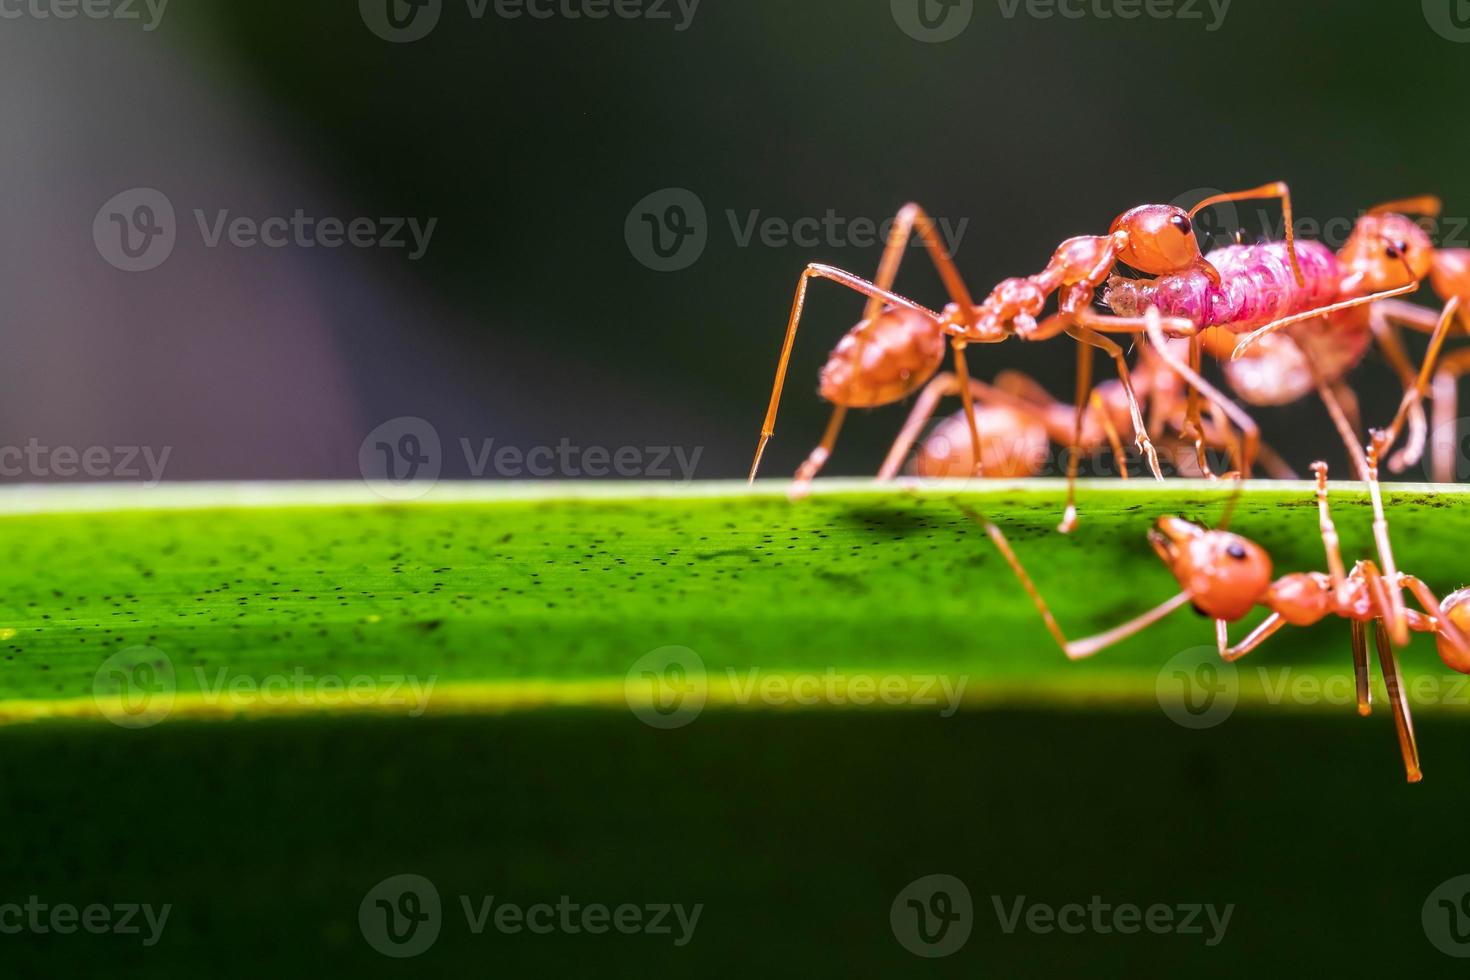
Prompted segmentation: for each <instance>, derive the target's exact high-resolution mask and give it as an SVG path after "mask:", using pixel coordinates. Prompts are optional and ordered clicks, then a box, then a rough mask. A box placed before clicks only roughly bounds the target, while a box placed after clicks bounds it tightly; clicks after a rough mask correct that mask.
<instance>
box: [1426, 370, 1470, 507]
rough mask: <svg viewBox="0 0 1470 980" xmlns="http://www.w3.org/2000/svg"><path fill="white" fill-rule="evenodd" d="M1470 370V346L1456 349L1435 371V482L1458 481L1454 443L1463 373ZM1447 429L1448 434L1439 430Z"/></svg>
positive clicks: (1432, 452) (1432, 450)
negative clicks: (1443, 434)
mask: <svg viewBox="0 0 1470 980" xmlns="http://www.w3.org/2000/svg"><path fill="white" fill-rule="evenodd" d="M1467 372H1470V350H1457V351H1454V352H1453V353H1451V354H1450V355H1449V356H1447V357H1445V359H1444V360H1443V361H1442V362H1440V366H1439V370H1438V371H1437V372H1435V375H1434V387H1433V391H1434V415H1433V418H1434V432H1435V440H1434V445H1433V446H1432V447H1431V448H1430V452H1431V454H1432V460H1433V466H1432V472H1433V474H1434V482H1435V483H1453V482H1455V475H1456V474H1455V447H1456V446H1457V445H1458V444H1459V443H1458V442H1457V439H1456V437H1457V435H1458V433H1457V432H1456V431H1455V430H1456V425H1455V422H1456V416H1457V415H1458V413H1459V401H1460V390H1459V389H1460V376H1461V375H1463V374H1466V373H1467ZM1442 432H1448V433H1449V434H1448V435H1447V436H1442V435H1440V433H1442Z"/></svg>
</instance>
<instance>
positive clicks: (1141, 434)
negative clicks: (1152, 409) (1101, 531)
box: [1067, 314, 1164, 480]
mask: <svg viewBox="0 0 1470 980" xmlns="http://www.w3.org/2000/svg"><path fill="white" fill-rule="evenodd" d="M1098 319H1109V318H1105V317H1096V316H1094V315H1092V314H1079V315H1078V317H1077V320H1078V324H1077V325H1076V326H1069V327H1067V334H1068V336H1070V337H1072V338H1073V339H1074V340H1077V341H1080V342H1082V343H1084V344H1091V345H1092V346H1093V347H1100V348H1102V350H1103V352H1104V353H1105V354H1107V355H1108V356H1109V357H1111V358H1112V359H1113V363H1114V364H1116V365H1117V366H1118V380H1119V382H1121V383H1122V385H1123V394H1124V396H1125V397H1127V399H1128V414H1129V417H1130V418H1131V419H1132V420H1133V445H1134V446H1135V447H1137V449H1138V451H1139V452H1141V453H1143V455H1144V456H1145V457H1146V458H1147V459H1148V466H1149V469H1150V470H1152V471H1153V474H1154V479H1156V480H1163V478H1164V474H1163V471H1161V470H1160V469H1159V454H1158V452H1157V451H1156V450H1155V449H1154V444H1153V441H1152V440H1151V439H1149V437H1148V427H1147V426H1146V425H1145V424H1144V421H1143V410H1142V409H1140V408H1139V407H1138V396H1137V395H1136V394H1134V392H1133V382H1132V380H1131V379H1130V378H1129V376H1128V358H1127V357H1126V356H1124V354H1123V348H1122V347H1120V346H1119V345H1118V344H1117V342H1116V341H1114V340H1112V339H1110V338H1108V337H1105V336H1103V335H1102V334H1100V333H1098V332H1097V331H1096V330H1093V329H1091V323H1093V322H1095V321H1096V320H1098ZM1084 324H1086V325H1084Z"/></svg>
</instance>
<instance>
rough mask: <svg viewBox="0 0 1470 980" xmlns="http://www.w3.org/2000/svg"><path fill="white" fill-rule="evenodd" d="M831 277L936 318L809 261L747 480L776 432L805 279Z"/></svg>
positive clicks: (910, 303) (863, 281)
mask: <svg viewBox="0 0 1470 980" xmlns="http://www.w3.org/2000/svg"><path fill="white" fill-rule="evenodd" d="M813 278H818V279H830V280H832V281H833V282H835V283H839V284H840V285H843V286H846V287H847V288H848V289H852V290H855V291H856V292H859V293H862V294H863V295H864V296H868V297H870V298H873V299H881V300H882V301H883V302H885V303H891V304H893V305H894V306H902V307H906V308H907V309H910V310H915V311H916V312H919V313H923V314H924V315H925V316H929V317H932V318H934V319H936V320H937V319H939V314H937V313H935V312H934V311H933V310H930V309H926V308H924V307H922V306H920V305H919V304H918V303H915V302H914V301H913V300H908V299H904V298H903V297H902V296H899V295H896V294H895V293H892V292H889V291H888V290H886V289H883V288H880V287H878V286H875V285H873V284H872V283H870V282H868V281H867V280H866V279H863V278H861V277H859V276H855V275H853V274H852V273H850V272H844V271H843V270H841V269H837V268H834V267H832V266H830V265H819V264H813V265H809V266H807V267H806V269H804V270H803V271H802V273H801V276H800V278H798V279H797V281H796V296H795V298H794V299H793V300H792V302H791V317H790V319H789V320H787V322H786V339H785V341H784V342H783V343H782V345H781V359H780V361H779V362H777V364H776V381H775V384H774V385H772V387H771V402H770V404H769V405H768V406H767V408H766V420H765V421H764V422H763V423H762V424H761V437H760V442H759V443H757V444H756V447H755V459H754V461H752V462H751V464H750V482H752V483H754V482H755V474H756V471H757V470H758V469H760V465H761V456H762V455H763V454H764V453H765V451H766V443H768V442H770V441H771V436H773V435H775V433H776V409H777V408H778V407H779V406H780V404H781V389H782V387H783V386H784V385H785V384H786V368H787V366H788V365H789V364H790V362H791V348H792V345H793V344H794V343H795V342H796V328H797V326H798V325H799V324H800V323H801V312H802V310H803V308H805V306H806V287H807V283H808V282H809V281H810V280H811V279H813Z"/></svg>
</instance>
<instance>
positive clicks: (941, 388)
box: [878, 371, 980, 482]
mask: <svg viewBox="0 0 1470 980" xmlns="http://www.w3.org/2000/svg"><path fill="white" fill-rule="evenodd" d="M971 383H972V384H979V383H980V382H978V381H975V382H971ZM959 387H960V386H959V379H958V378H956V377H955V375H953V374H950V373H949V372H948V371H942V372H940V373H939V374H937V375H935V376H934V380H933V381H930V382H929V383H928V384H927V385H925V386H924V390H923V391H921V392H919V397H918V398H916V399H915V400H914V407H913V410H912V411H910V412H909V417H908V419H907V420H905V422H904V423H903V428H902V429H899V430H898V438H896V439H894V440H893V445H892V446H891V447H889V450H888V455H887V456H885V457H884V459H883V467H882V468H881V469H880V470H878V479H879V480H880V481H882V482H887V481H888V480H891V479H893V478H894V477H895V476H897V475H898V468H899V467H900V466H902V465H903V461H904V459H905V458H907V457H908V454H909V450H910V449H912V448H913V446H914V443H915V442H917V441H918V439H919V433H920V432H922V431H923V430H924V426H925V425H927V424H928V423H929V420H930V419H931V418H933V417H934V410H935V409H936V408H938V407H939V401H940V399H942V398H944V397H945V396H946V395H953V394H955V393H957V392H958V391H959Z"/></svg>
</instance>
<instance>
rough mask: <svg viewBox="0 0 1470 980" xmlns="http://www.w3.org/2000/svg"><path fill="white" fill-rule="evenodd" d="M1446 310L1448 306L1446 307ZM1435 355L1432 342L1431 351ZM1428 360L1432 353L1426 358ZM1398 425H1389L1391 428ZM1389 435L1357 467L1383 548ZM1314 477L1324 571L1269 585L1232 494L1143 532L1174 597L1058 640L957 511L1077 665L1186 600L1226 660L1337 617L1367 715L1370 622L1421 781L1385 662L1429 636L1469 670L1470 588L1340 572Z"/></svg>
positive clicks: (1374, 571) (1049, 621)
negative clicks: (1232, 629) (1233, 517)
mask: <svg viewBox="0 0 1470 980" xmlns="http://www.w3.org/2000/svg"><path fill="white" fill-rule="evenodd" d="M1451 312H1452V313H1453V310H1452V311H1451ZM1448 322H1449V317H1443V318H1441V320H1440V321H1439V325H1438V327H1437V328H1436V341H1441V340H1442V339H1443V331H1444V329H1445V328H1446V327H1447V325H1448ZM1435 349H1436V351H1437V346H1436V348H1435ZM1431 357H1432V355H1431ZM1431 366H1432V365H1431V363H1430V361H1429V360H1426V362H1425V365H1424V368H1423V370H1421V372H1420V375H1419V378H1420V383H1417V384H1416V390H1419V392H1420V394H1421V396H1422V380H1423V379H1424V378H1426V377H1427V376H1428V374H1429V369H1430V367H1431ZM1401 419H1402V412H1401V413H1400V417H1399V418H1396V419H1395V423H1398V422H1400V421H1401ZM1395 435H1396V431H1395V430H1394V429H1392V428H1391V429H1390V430H1377V429H1375V430H1373V432H1372V433H1371V441H1370V443H1369V445H1368V447H1367V452H1366V454H1365V455H1364V457H1363V460H1362V465H1363V469H1364V470H1365V471H1366V474H1367V480H1368V487H1369V492H1370V495H1371V498H1372V504H1373V513H1374V521H1373V529H1374V536H1375V538H1377V539H1378V542H1379V545H1380V549H1381V550H1386V548H1385V545H1386V540H1387V536H1388V521H1387V518H1386V517H1385V515H1384V510H1383V500H1382V494H1381V492H1380V488H1379V483H1378V460H1379V458H1380V457H1381V455H1382V454H1383V453H1384V452H1385V451H1386V450H1387V449H1388V447H1389V446H1390V445H1391V444H1392V442H1393V439H1394V436H1395ZM1312 469H1313V471H1314V473H1315V474H1316V477H1317V489H1316V494H1317V501H1318V525H1319V531H1320V533H1321V535H1322V543H1323V547H1324V548H1325V550H1326V556H1327V568H1328V571H1327V572H1325V573H1324V572H1299V573H1293V574H1288V575H1284V576H1282V577H1281V578H1278V579H1275V580H1274V581H1273V580H1272V577H1271V576H1272V565H1271V558H1270V556H1269V555H1268V554H1267V553H1266V551H1265V549H1264V548H1262V547H1261V546H1260V545H1258V544H1256V543H1255V542H1253V541H1251V540H1249V539H1248V538H1244V537H1242V536H1240V535H1238V534H1233V533H1230V532H1229V531H1227V530H1225V527H1226V526H1227V525H1228V523H1229V516H1230V511H1231V509H1233V505H1234V502H1235V500H1236V499H1237V498H1238V495H1239V489H1238V490H1237V491H1236V496H1235V497H1232V500H1231V506H1230V507H1229V508H1227V511H1226V516H1225V518H1224V519H1223V520H1222V521H1221V526H1220V527H1217V528H1215V529H1207V528H1205V527H1202V526H1201V525H1199V524H1196V523H1194V522H1192V521H1187V520H1184V519H1183V518H1180V517H1175V516H1165V517H1160V518H1159V519H1158V520H1157V521H1156V522H1155V524H1154V527H1153V529H1152V530H1151V531H1150V532H1149V535H1148V537H1149V542H1150V544H1152V545H1153V548H1154V550H1155V552H1157V554H1158V556H1159V558H1160V559H1161V560H1163V562H1164V564H1166V565H1167V566H1168V567H1169V570H1170V572H1171V573H1172V574H1173V575H1174V578H1175V579H1176V580H1177V581H1178V583H1179V586H1180V592H1179V593H1178V594H1176V595H1174V596H1172V597H1171V598H1169V599H1167V600H1165V601H1164V602H1163V603H1160V604H1159V605H1158V606H1155V607H1154V608H1153V609H1151V610H1149V611H1148V612H1145V613H1143V614H1142V615H1140V616H1137V617H1135V618H1134V619H1131V620H1129V621H1128V622H1126V623H1124V624H1122V625H1121V626H1117V627H1115V628H1113V629H1111V630H1108V631H1106V632H1103V633H1099V634H1096V635H1095V636H1090V637H1087V638H1085V639H1081V640H1068V639H1067V637H1066V634H1064V633H1063V632H1062V629H1061V627H1060V626H1059V625H1058V624H1057V621H1056V618H1055V617H1054V616H1053V615H1052V613H1051V610H1050V608H1048V606H1047V604H1046V600H1045V599H1044V598H1043V597H1042V595H1041V592H1040V591H1039V590H1038V589H1037V587H1036V585H1035V583H1034V582H1033V581H1032V579H1031V576H1030V575H1029V574H1028V573H1027V572H1026V569H1025V568H1024V567H1023V566H1022V564H1021V562H1020V559H1019V558H1017V556H1016V553H1015V551H1014V550H1013V549H1012V548H1011V546H1010V542H1009V541H1007V540H1006V537H1005V534H1004V533H1003V532H1002V531H1001V530H1000V528H999V527H997V526H996V525H995V524H994V523H992V522H991V521H989V520H988V519H987V518H985V517H984V516H983V515H982V514H979V513H977V512H976V511H974V510H973V509H971V508H969V507H967V506H965V505H963V504H961V509H962V510H964V512H965V513H966V514H967V515H968V516H969V517H970V518H971V519H973V520H975V521H976V522H977V523H979V524H980V525H981V526H982V527H984V529H985V531H986V533H987V534H988V535H989V536H990V539H991V540H992V541H993V542H994V543H995V546H996V547H997V548H998V549H999V550H1000V552H1001V555H1002V556H1003V557H1004V558H1005V560H1006V563H1007V564H1009V565H1010V567H1011V570H1012V571H1013V572H1014V573H1015V575H1016V577H1017V578H1018V579H1019V580H1020V582H1021V585H1022V587H1023V588H1024V589H1025V590H1026V592H1027V594H1028V595H1029V596H1030V597H1031V600H1032V602H1033V603H1034V604H1035V606H1036V609H1037V611H1038V612H1039V613H1040V615H1041V619H1042V622H1043V623H1044V624H1045V626H1046V628H1047V630H1048V632H1050V633H1051V635H1052V638H1053V639H1055V640H1056V642H1057V644H1058V645H1059V646H1060V647H1061V649H1062V652H1063V653H1065V654H1066V655H1067V657H1068V658H1070V659H1072V660H1081V659H1083V658H1085V657H1090V656H1092V655H1093V654H1095V653H1097V652H1099V651H1101V650H1103V649H1106V648H1107V647H1109V646H1112V645H1113V644H1115V643H1118V642H1119V641H1121V640H1124V639H1126V638H1128V637H1130V636H1133V635H1134V634H1136V633H1139V632H1141V631H1143V630H1144V629H1146V628H1148V627H1149V626H1151V625H1153V624H1154V623H1157V622H1158V621H1160V620H1161V619H1163V618H1164V617H1165V616H1167V615H1168V614H1169V613H1171V612H1173V611H1174V610H1176V609H1178V608H1179V607H1181V606H1183V605H1186V604H1192V605H1193V606H1194V608H1195V609H1196V610H1197V611H1199V612H1200V613H1202V614H1203V615H1206V616H1208V617H1210V618H1212V619H1214V620H1215V625H1216V642H1217V645H1218V648H1219V651H1220V655H1221V656H1222V657H1223V658H1224V659H1225V660H1227V661H1234V660H1238V659H1239V658H1241V657H1243V656H1245V655H1246V654H1248V653H1250V652H1251V651H1252V650H1254V649H1256V648H1257V647H1258V646H1260V645H1261V644H1262V643H1264V642H1265V641H1266V640H1267V639H1269V638H1270V637H1271V636H1273V635H1275V633H1276V632H1278V631H1279V630H1280V629H1282V628H1283V627H1285V626H1310V625H1312V624H1314V623H1318V622H1320V621H1322V620H1323V619H1326V618H1327V617H1329V616H1339V617H1341V618H1344V619H1347V620H1348V621H1349V623H1350V624H1351V626H1352V642H1353V669H1354V675H1355V678H1356V684H1357V695H1358V711H1359V713H1360V714H1367V713H1368V711H1369V699H1368V663H1367V641H1366V628H1367V624H1368V623H1370V622H1371V623H1373V624H1374V630H1375V632H1374V639H1375V645H1376V646H1377V648H1378V657H1379V663H1380V666H1381V668H1382V670H1383V674H1384V681H1385V684H1386V685H1387V688H1388V692H1389V696H1390V698H1391V699H1392V701H1393V710H1394V722H1395V726H1396V728H1397V730H1398V737H1399V746H1400V749H1401V751H1402V754H1403V758H1404V768H1405V771H1406V773H1407V776H1408V779H1409V781H1410V782H1418V781H1419V780H1420V779H1421V778H1422V775H1423V774H1422V771H1421V769H1420V766H1419V753H1418V748H1417V746H1416V744H1415V741H1414V728H1413V721H1412V719H1411V717H1410V713H1409V705H1408V701H1407V699H1406V697H1405V695H1404V690H1403V682H1402V679H1401V676H1400V674H1399V668H1398V664H1397V662H1396V660H1395V658H1394V653H1393V648H1394V647H1395V646H1406V645H1407V643H1408V639H1409V633H1410V631H1413V632H1421V633H1433V634H1435V636H1436V640H1437V646H1438V650H1439V655H1440V659H1441V660H1443V661H1444V663H1445V664H1446V665H1447V666H1448V667H1450V668H1451V669H1453V670H1456V671H1458V672H1460V673H1465V674H1470V639H1467V635H1470V588H1462V589H1460V590H1458V591H1455V592H1452V593H1450V594H1449V595H1448V596H1446V597H1445V599H1444V601H1443V602H1440V601H1439V600H1438V599H1436V597H1435V595H1434V593H1433V592H1432V591H1431V590H1430V589H1429V587H1428V586H1427V585H1425V583H1424V582H1423V581H1422V580H1420V579H1419V578H1417V577H1415V576H1413V575H1408V574H1405V573H1401V572H1399V571H1398V570H1397V569H1396V568H1394V567H1393V566H1392V564H1391V562H1390V563H1389V564H1386V565H1385V566H1384V567H1383V568H1382V569H1380V568H1379V566H1378V565H1377V564H1376V563H1374V562H1373V561H1371V560H1364V561H1359V562H1357V563H1356V564H1355V565H1354V566H1353V570H1352V571H1351V572H1347V571H1346V570H1345V567H1344V565H1343V560H1342V553H1341V549H1340V546H1339V543H1338V537H1337V529H1336V526H1335V525H1334V523H1333V521H1332V517H1331V514H1330V512H1329V509H1328V485H1327V464H1326V463H1324V462H1317V463H1314V464H1313V466H1312ZM1404 588H1407V589H1408V590H1409V591H1410V592H1411V593H1412V594H1413V596H1414V598H1415V599H1416V600H1417V602H1418V603H1419V605H1420V606H1421V608H1422V611H1416V610H1411V609H1406V608H1405V607H1404V605H1403V602H1402V597H1401V595H1400V594H1399V593H1400V590H1402V589H1404ZM1257 606H1262V607H1264V608H1266V609H1267V610H1268V615H1267V617H1266V619H1265V620H1264V621H1262V622H1261V623H1260V625H1258V626H1257V627H1256V628H1255V629H1253V630H1252V631H1251V632H1250V634H1249V635H1247V636H1246V637H1245V639H1243V640H1241V641H1240V642H1239V643H1236V644H1234V645H1231V644H1230V643H1229V639H1228V627H1229V624H1231V623H1234V622H1239V621H1240V620H1242V619H1244V618H1245V617H1246V616H1247V615H1249V614H1250V612H1251V611H1252V610H1253V609H1255V608H1256V607H1257Z"/></svg>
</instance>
